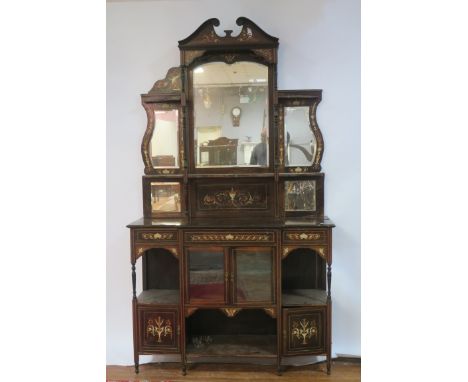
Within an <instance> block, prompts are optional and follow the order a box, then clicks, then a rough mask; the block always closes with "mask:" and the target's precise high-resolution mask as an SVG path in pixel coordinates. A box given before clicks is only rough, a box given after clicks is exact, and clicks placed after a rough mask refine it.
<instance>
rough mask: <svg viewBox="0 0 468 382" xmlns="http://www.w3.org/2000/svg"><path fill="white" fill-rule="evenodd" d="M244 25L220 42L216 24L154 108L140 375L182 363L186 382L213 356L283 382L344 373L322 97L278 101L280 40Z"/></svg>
mask: <svg viewBox="0 0 468 382" xmlns="http://www.w3.org/2000/svg"><path fill="white" fill-rule="evenodd" d="M236 23H237V25H238V26H240V27H241V29H240V32H239V33H238V34H236V35H233V31H231V30H225V31H224V33H221V34H219V33H218V32H217V30H216V29H215V28H216V27H218V26H219V25H220V23H219V20H217V19H209V20H207V21H205V22H204V23H203V24H202V25H201V26H200V27H199V28H198V29H197V30H195V32H193V33H192V34H191V35H190V36H189V37H187V38H185V39H184V40H180V41H179V50H180V65H179V66H175V67H173V68H170V69H169V70H168V71H167V74H166V77H165V78H164V79H162V80H158V81H156V83H155V84H154V85H153V87H152V88H151V90H150V91H149V92H148V93H146V94H143V95H142V96H141V100H142V104H143V107H144V109H145V111H146V114H147V126H146V131H145V133H144V136H143V140H142V144H141V154H142V158H143V162H144V166H145V168H144V173H145V175H144V176H143V178H142V182H143V184H142V186H143V213H144V217H143V218H142V219H140V220H138V221H136V222H134V223H132V224H130V225H128V227H129V228H130V231H131V248H132V252H131V263H132V286H133V325H134V355H135V369H136V372H138V364H139V355H141V354H174V355H176V358H177V357H178V359H179V361H180V362H181V365H182V371H183V373H184V374H185V370H186V364H187V363H190V362H199V361H201V360H203V359H205V358H207V359H210V360H211V361H212V360H213V359H211V358H213V357H214V358H215V359H220V360H221V359H223V357H224V358H238V359H245V360H249V361H250V362H251V361H253V360H255V359H257V358H259V359H260V358H264V360H263V361H262V362H264V361H265V359H266V360H269V362H271V363H273V364H275V365H276V367H277V372H278V373H281V370H282V365H283V364H284V361H285V359H286V358H287V357H295V356H299V355H323V356H326V358H327V371H328V372H330V369H331V292H330V286H331V259H332V228H333V227H334V224H333V223H332V222H331V221H330V220H329V219H328V218H327V217H325V216H324V174H323V173H322V172H320V171H321V161H322V157H323V151H324V142H323V138H322V134H321V132H320V129H319V126H318V123H317V118H316V111H317V107H318V104H319V103H320V101H321V99H322V91H321V90H278V89H277V60H278V46H279V43H278V38H276V37H273V36H271V35H269V34H268V33H266V32H264V31H263V30H262V29H261V28H260V27H258V26H257V25H256V24H255V23H254V22H252V21H251V20H249V19H247V18H245V17H240V18H238V19H237V21H236ZM140 258H141V259H142V260H141V261H142V265H143V268H142V269H143V271H142V272H143V279H142V281H143V283H142V292H141V293H140V294H137V289H140V288H137V277H136V271H135V269H136V267H135V265H136V262H137V261H138V259H140ZM220 315H221V316H220ZM311 359H312V358H311ZM224 361H225V359H224Z"/></svg>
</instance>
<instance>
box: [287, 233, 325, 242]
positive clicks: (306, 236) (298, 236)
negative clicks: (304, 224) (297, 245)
mask: <svg viewBox="0 0 468 382" xmlns="http://www.w3.org/2000/svg"><path fill="white" fill-rule="evenodd" d="M286 236H287V237H288V239H289V240H318V239H320V238H321V237H322V235H320V234H319V233H306V232H301V233H288V234H286Z"/></svg>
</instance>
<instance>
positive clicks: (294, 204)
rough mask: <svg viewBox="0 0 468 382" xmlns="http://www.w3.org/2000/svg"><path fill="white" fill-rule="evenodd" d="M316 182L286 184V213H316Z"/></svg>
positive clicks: (304, 181) (289, 182) (302, 181)
mask: <svg viewBox="0 0 468 382" xmlns="http://www.w3.org/2000/svg"><path fill="white" fill-rule="evenodd" d="M315 188H316V187H315V180H293V181H286V182H284V199H285V200H284V209H285V211H315V209H316V203H315Z"/></svg>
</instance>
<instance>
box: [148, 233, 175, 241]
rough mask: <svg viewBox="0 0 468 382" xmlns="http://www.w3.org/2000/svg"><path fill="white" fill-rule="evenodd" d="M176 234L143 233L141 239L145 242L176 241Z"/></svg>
mask: <svg viewBox="0 0 468 382" xmlns="http://www.w3.org/2000/svg"><path fill="white" fill-rule="evenodd" d="M174 236H175V234H174V233H173V232H163V233H160V232H155V233H142V234H141V238H142V239H145V240H174V239H175V237H174Z"/></svg>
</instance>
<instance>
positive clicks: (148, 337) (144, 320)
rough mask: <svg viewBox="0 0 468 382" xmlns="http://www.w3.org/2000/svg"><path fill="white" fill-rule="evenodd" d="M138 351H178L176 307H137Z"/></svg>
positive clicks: (178, 335)
mask: <svg viewBox="0 0 468 382" xmlns="http://www.w3.org/2000/svg"><path fill="white" fill-rule="evenodd" d="M138 322H139V325H138V326H139V327H138V331H139V350H140V352H152V353H174V352H179V337H180V325H179V313H178V310H177V309H165V308H162V309H158V308H153V307H138Z"/></svg>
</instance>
